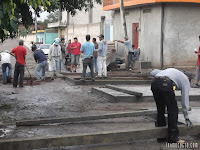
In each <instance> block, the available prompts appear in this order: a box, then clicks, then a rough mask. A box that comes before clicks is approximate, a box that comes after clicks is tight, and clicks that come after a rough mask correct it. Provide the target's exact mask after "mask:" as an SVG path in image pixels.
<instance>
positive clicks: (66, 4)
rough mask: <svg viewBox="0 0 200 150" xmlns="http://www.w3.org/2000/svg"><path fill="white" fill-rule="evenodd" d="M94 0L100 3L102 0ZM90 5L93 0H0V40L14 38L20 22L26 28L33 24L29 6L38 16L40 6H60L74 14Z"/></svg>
mask: <svg viewBox="0 0 200 150" xmlns="http://www.w3.org/2000/svg"><path fill="white" fill-rule="evenodd" d="M96 2H97V3H102V0H96ZM90 7H93V0H0V40H1V41H0V42H3V41H4V40H5V39H6V38H15V37H16V36H17V34H18V27H19V24H20V23H23V25H24V26H25V27H26V28H28V27H29V26H30V25H32V24H33V15H32V11H31V9H30V8H32V9H33V10H34V11H35V12H36V14H37V15H38V16H39V13H40V12H41V10H42V8H44V10H45V11H48V12H52V11H56V10H58V9H59V8H61V10H66V11H69V12H70V13H71V14H72V15H75V14H76V11H77V10H82V9H85V11H87V10H88V9H89V8H90ZM54 19H55V18H54Z"/></svg>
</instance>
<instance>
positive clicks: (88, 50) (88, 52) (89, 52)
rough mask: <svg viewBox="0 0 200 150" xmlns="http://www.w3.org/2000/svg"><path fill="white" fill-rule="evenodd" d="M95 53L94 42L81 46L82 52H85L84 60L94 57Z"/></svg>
mask: <svg viewBox="0 0 200 150" xmlns="http://www.w3.org/2000/svg"><path fill="white" fill-rule="evenodd" d="M94 51H95V47H94V44H93V43H92V42H85V43H84V44H82V45H81V52H83V60H84V59H85V58H91V57H93V52H94Z"/></svg>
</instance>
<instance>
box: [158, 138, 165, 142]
mask: <svg viewBox="0 0 200 150" xmlns="http://www.w3.org/2000/svg"><path fill="white" fill-rule="evenodd" d="M166 141H167V138H157V142H166Z"/></svg>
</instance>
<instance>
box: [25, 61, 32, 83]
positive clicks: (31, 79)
mask: <svg viewBox="0 0 200 150" xmlns="http://www.w3.org/2000/svg"><path fill="white" fill-rule="evenodd" d="M25 67H26V69H27V71H28V74H29V76H30V86H32V85H33V78H32V76H31V74H30V72H29V70H28V67H27V66H26V65H25Z"/></svg>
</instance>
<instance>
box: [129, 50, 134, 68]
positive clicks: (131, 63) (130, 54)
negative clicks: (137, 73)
mask: <svg viewBox="0 0 200 150" xmlns="http://www.w3.org/2000/svg"><path fill="white" fill-rule="evenodd" d="M133 56H134V52H128V67H129V68H131V69H133Z"/></svg>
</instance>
